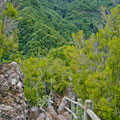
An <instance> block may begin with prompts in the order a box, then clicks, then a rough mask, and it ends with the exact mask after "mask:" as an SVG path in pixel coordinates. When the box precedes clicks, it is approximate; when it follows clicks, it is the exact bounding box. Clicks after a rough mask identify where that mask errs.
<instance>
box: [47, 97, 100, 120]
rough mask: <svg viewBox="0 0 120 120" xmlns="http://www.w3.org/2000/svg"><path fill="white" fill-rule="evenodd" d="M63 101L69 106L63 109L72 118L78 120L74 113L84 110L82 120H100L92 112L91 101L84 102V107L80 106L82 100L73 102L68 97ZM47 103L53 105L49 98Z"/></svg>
mask: <svg viewBox="0 0 120 120" xmlns="http://www.w3.org/2000/svg"><path fill="white" fill-rule="evenodd" d="M63 101H67V102H69V103H71V104H70V107H68V106H67V105H66V106H65V108H64V109H66V110H67V111H68V112H69V113H71V114H72V116H73V117H74V119H76V120H78V117H77V115H76V114H75V111H76V110H77V112H79V111H78V109H79V108H80V109H82V110H84V120H101V119H100V118H99V117H98V116H97V115H96V114H95V113H94V112H93V107H94V105H93V104H94V103H93V102H92V101H91V100H86V101H85V105H82V100H81V99H77V101H74V98H72V99H70V98H68V97H64V98H63ZM49 103H54V102H53V101H51V100H50V98H49Z"/></svg>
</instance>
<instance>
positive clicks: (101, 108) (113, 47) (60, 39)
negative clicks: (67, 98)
mask: <svg viewBox="0 0 120 120" xmlns="http://www.w3.org/2000/svg"><path fill="white" fill-rule="evenodd" d="M10 2H11V3H12V4H11V3H7V4H6V5H5V7H4V8H2V9H3V10H2V12H0V63H4V62H8V63H9V62H11V61H16V62H17V63H18V64H19V65H20V67H21V69H22V71H23V73H24V75H25V81H24V82H25V90H24V93H25V96H26V98H27V102H28V104H30V105H31V106H37V105H38V104H40V101H41V99H42V98H43V97H44V96H46V95H48V94H49V92H50V90H52V91H53V92H55V93H59V94H62V95H64V93H65V90H66V88H67V87H68V86H72V87H73V88H74V92H75V93H76V95H77V96H78V97H79V98H81V99H83V100H86V99H90V100H92V101H94V106H95V110H94V111H95V113H96V114H97V115H98V116H99V117H100V118H101V119H102V120H119V119H120V5H119V3H120V0H116V1H115V0H104V1H103V0H16V1H14V0H11V1H10ZM13 4H14V5H13ZM8 21H9V22H10V23H11V24H10V25H11V26H10V27H9V26H8ZM51 83H52V84H51ZM46 86H47V90H46Z"/></svg>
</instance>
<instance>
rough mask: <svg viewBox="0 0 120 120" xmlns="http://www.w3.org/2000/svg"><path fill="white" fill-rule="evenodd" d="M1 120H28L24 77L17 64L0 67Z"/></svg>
mask: <svg viewBox="0 0 120 120" xmlns="http://www.w3.org/2000/svg"><path fill="white" fill-rule="evenodd" d="M0 120H26V103H25V97H24V76H23V73H22V72H21V70H20V68H19V67H18V66H17V63H15V62H12V63H11V64H3V65H0Z"/></svg>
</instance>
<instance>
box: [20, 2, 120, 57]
mask: <svg viewBox="0 0 120 120" xmlns="http://www.w3.org/2000/svg"><path fill="white" fill-rule="evenodd" d="M20 2H21V11H20V16H21V17H22V18H21V20H20V21H19V25H18V27H19V30H20V33H19V43H20V48H19V49H20V51H23V53H24V54H25V55H27V56H31V53H32V54H33V56H41V55H43V56H44V55H46V54H47V53H48V52H49V51H50V49H53V48H57V47H60V46H62V45H65V44H68V42H70V43H71V44H73V42H74V41H72V37H71V34H72V33H73V32H75V33H77V32H78V31H79V30H83V31H84V33H85V38H88V37H89V36H90V35H91V34H92V33H96V32H97V31H98V28H99V27H100V26H104V25H105V23H104V21H103V20H102V15H101V11H102V9H101V6H104V7H107V9H109V8H111V7H113V6H115V5H116V4H117V3H119V2H120V0H116V2H113V0H104V1H103V0H92V1H91V0H34V1H33V0H29V1H28V0H21V1H20ZM33 24H34V26H33ZM33 46H35V47H33ZM39 46H40V47H39Z"/></svg>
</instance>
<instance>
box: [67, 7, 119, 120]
mask: <svg viewBox="0 0 120 120" xmlns="http://www.w3.org/2000/svg"><path fill="white" fill-rule="evenodd" d="M119 16H120V5H118V6H117V7H116V8H114V9H112V10H111V13H110V14H109V15H106V16H105V18H106V22H107V24H106V26H105V28H104V29H99V32H97V33H96V34H95V35H92V36H91V37H90V39H89V40H86V41H85V40H84V35H83V31H80V32H79V33H77V34H76V35H75V34H73V38H74V41H75V46H69V47H68V48H67V49H66V50H65V55H66V57H67V58H68V59H70V60H71V63H70V69H71V71H72V75H71V77H72V79H73V83H74V90H75V91H76V93H77V94H78V96H80V98H82V99H84V100H85V99H91V100H93V101H94V103H95V112H96V113H97V114H98V116H99V117H100V118H101V119H105V120H108V119H109V120H119V119H120V115H119V109H120V105H119V102H120V101H119V100H120V99H119V98H120V95H119V93H120V90H119V86H120V83H119V75H120V65H119V64H120V63H119V61H120V57H119V55H120V44H119V43H120V32H119V26H120V23H119V21H120V17H119Z"/></svg>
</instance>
